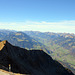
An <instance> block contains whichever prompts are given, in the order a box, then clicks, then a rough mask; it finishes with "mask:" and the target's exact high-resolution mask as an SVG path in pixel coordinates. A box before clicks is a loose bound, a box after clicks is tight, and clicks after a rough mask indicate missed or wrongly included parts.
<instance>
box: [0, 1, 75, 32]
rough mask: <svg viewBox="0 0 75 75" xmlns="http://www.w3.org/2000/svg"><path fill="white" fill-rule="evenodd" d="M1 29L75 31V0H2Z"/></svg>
mask: <svg viewBox="0 0 75 75" xmlns="http://www.w3.org/2000/svg"><path fill="white" fill-rule="evenodd" d="M0 29H10V30H17V31H31V30H32V31H41V32H56V33H57V32H59V33H60V32H62V33H64V32H66V33H75V0H0Z"/></svg>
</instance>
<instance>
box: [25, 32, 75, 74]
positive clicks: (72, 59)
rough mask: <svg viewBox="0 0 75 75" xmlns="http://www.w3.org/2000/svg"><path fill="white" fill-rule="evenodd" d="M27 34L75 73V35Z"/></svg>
mask: <svg viewBox="0 0 75 75" xmlns="http://www.w3.org/2000/svg"><path fill="white" fill-rule="evenodd" d="M25 33H26V34H28V35H29V36H31V37H32V38H34V39H35V40H38V41H39V42H41V43H43V44H44V45H45V46H46V47H47V49H48V51H52V53H51V54H50V55H51V56H52V57H53V58H54V59H57V60H59V61H61V62H64V63H67V65H66V64H65V65H66V66H67V67H68V68H70V69H71V70H72V71H73V72H74V73H75V34H70V33H52V32H45V33H41V32H37V31H25ZM48 54H49V52H48ZM72 68H73V69H72Z"/></svg>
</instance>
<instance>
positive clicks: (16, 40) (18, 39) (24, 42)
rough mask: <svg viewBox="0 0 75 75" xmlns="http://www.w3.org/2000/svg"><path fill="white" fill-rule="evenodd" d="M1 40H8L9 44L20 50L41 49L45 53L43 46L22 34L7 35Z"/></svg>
mask: <svg viewBox="0 0 75 75" xmlns="http://www.w3.org/2000/svg"><path fill="white" fill-rule="evenodd" d="M2 40H8V41H9V42H10V43H11V44H13V45H15V46H19V47H22V48H27V49H43V50H45V51H47V49H46V47H45V45H43V44H41V43H40V42H38V41H36V40H35V39H33V38H31V37H30V36H28V35H27V34H25V33H23V32H12V33H9V34H8V35H6V36H5V37H4V38H3V39H2Z"/></svg>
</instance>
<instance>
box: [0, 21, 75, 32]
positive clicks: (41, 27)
mask: <svg viewBox="0 0 75 75" xmlns="http://www.w3.org/2000/svg"><path fill="white" fill-rule="evenodd" d="M0 29H11V30H18V31H30V30H32V31H41V32H48V31H49V32H67V33H75V20H70V21H61V22H45V21H42V22H33V21H26V22H15V23H14V22H13V23H1V22H0Z"/></svg>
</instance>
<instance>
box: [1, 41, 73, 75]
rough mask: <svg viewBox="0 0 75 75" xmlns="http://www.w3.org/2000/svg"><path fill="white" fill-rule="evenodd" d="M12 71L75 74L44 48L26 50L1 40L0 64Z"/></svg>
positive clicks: (37, 73)
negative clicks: (55, 59) (43, 49)
mask: <svg viewBox="0 0 75 75" xmlns="http://www.w3.org/2000/svg"><path fill="white" fill-rule="evenodd" d="M9 64H11V71H12V72H15V73H21V74H30V75H74V74H73V73H72V72H71V71H70V70H69V69H66V68H64V67H63V66H62V65H61V64H60V63H58V62H57V61H54V60H53V59H52V58H51V57H50V56H49V55H47V54H46V53H45V52H44V51H42V50H29V51H28V50H26V49H23V48H19V47H17V46H13V45H11V44H10V43H9V42H7V41H2V42H0V65H2V66H4V67H6V68H8V65H9Z"/></svg>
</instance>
